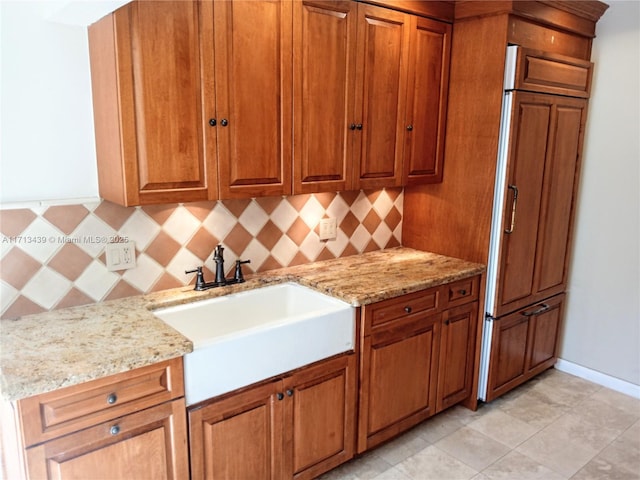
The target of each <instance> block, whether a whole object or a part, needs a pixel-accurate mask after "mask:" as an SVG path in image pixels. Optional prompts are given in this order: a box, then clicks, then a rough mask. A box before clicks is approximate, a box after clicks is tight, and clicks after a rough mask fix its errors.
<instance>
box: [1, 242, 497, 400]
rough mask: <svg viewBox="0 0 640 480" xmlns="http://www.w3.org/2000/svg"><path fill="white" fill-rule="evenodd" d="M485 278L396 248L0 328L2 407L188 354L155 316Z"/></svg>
mask: <svg viewBox="0 0 640 480" xmlns="http://www.w3.org/2000/svg"><path fill="white" fill-rule="evenodd" d="M484 270H485V267H484V265H479V264H476V263H471V262H466V261H463V260H458V259H455V258H451V257H444V256H441V255H436V254H433V253H428V252H422V251H418V250H413V249H410V248H404V247H398V248H393V249H388V250H381V251H376V252H369V253H365V254H362V255H354V256H350V257H344V258H338V259H334V260H325V261H320V262H315V263H310V264H306V265H300V266H295V267H288V268H283V269H279V270H271V271H269V272H264V273H261V274H255V275H252V276H250V277H249V276H247V282H246V283H243V284H239V285H232V286H228V287H224V288H214V289H211V290H207V291H204V292H196V291H194V290H193V287H191V286H189V287H182V288H176V289H171V290H164V291H161V292H154V293H150V294H147V295H139V296H135V297H129V298H125V299H120V300H111V301H107V302H102V303H98V304H94V305H87V306H80V307H73V308H66V309H61V310H54V311H50V312H45V313H41V314H36V315H28V316H24V317H21V318H18V319H16V320H2V321H0V368H1V375H0V387H1V390H2V399H3V400H18V399H20V398H25V397H28V396H32V395H37V394H40V393H45V392H48V391H52V390H55V389H58V388H61V387H66V386H70V385H75V384H78V383H82V382H85V381H88V380H93V379H96V378H101V377H104V376H107V375H111V374H115V373H121V372H125V371H128V370H131V369H134V368H138V367H142V366H146V365H150V364H153V363H157V362H160V361H163V360H168V359H171V358H175V357H179V356H182V355H184V354H186V353H189V352H191V351H192V349H193V345H192V343H191V341H189V340H188V339H187V338H185V337H183V336H182V335H181V334H179V333H178V332H177V331H175V330H174V329H172V328H171V327H169V326H167V325H166V324H165V323H164V322H162V321H161V320H159V319H158V318H156V317H155V316H154V315H153V314H152V312H151V311H152V310H153V309H156V308H160V307H165V306H170V305H178V304H183V303H188V302H192V301H196V300H201V299H205V298H212V297H217V296H220V295H226V294H229V293H234V292H238V291H242V290H248V289H252V288H259V287H261V286H264V285H268V284H274V283H282V282H287V281H292V282H296V283H299V284H301V285H304V286H307V287H310V288H313V289H315V290H317V291H320V292H323V293H326V294H328V295H331V296H333V297H336V298H339V299H341V300H344V301H346V302H348V303H350V304H351V305H353V306H361V305H367V304H370V303H373V302H377V301H381V300H385V299H387V298H392V297H396V296H398V295H402V294H405V293H411V292H415V291H419V290H423V289H426V288H430V287H433V286H436V285H442V284H445V283H449V282H452V281H455V280H459V279H462V278H467V277H470V276H473V275H476V274H479V273H481V272H483V271H484Z"/></svg>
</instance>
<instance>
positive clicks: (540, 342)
mask: <svg viewBox="0 0 640 480" xmlns="http://www.w3.org/2000/svg"><path fill="white" fill-rule="evenodd" d="M564 297H565V295H564V294H560V295H557V296H555V297H552V298H550V299H548V300H545V301H544V302H543V303H540V304H536V305H533V306H531V307H530V308H528V309H526V310H522V311H517V312H514V313H512V314H510V315H507V316H505V317H502V318H500V319H498V320H493V325H492V342H493V347H492V349H491V359H490V364H491V365H492V368H490V369H489V377H488V387H487V401H491V400H493V399H494V398H496V397H498V396H500V395H502V394H503V393H505V392H508V391H509V390H511V389H512V388H514V387H515V386H517V385H520V384H522V383H523V382H525V381H526V380H528V379H530V378H531V377H534V376H535V375H537V374H539V373H540V372H543V371H544V370H546V369H547V368H549V367H551V366H552V365H553V364H554V363H555V362H556V359H557V349H558V336H559V326H560V321H561V319H562V312H563V302H564Z"/></svg>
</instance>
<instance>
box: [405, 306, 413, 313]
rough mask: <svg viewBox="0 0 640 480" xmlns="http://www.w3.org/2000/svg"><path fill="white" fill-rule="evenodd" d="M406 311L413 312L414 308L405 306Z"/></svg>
mask: <svg viewBox="0 0 640 480" xmlns="http://www.w3.org/2000/svg"><path fill="white" fill-rule="evenodd" d="M404 311H405V312H407V313H411V311H412V308H411V307H409V306H406V307H404Z"/></svg>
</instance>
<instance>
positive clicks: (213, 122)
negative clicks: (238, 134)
mask: <svg viewBox="0 0 640 480" xmlns="http://www.w3.org/2000/svg"><path fill="white" fill-rule="evenodd" d="M217 123H218V122H217V121H216V119H215V118H210V119H209V125H211V126H212V127H215V126H216V124H217Z"/></svg>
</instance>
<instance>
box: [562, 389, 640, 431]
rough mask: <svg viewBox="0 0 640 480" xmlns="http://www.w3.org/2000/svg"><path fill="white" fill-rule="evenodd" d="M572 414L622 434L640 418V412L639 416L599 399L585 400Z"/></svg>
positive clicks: (590, 398)
mask: <svg viewBox="0 0 640 480" xmlns="http://www.w3.org/2000/svg"><path fill="white" fill-rule="evenodd" d="M572 413H573V414H574V415H577V416H579V417H580V418H582V419H584V420H585V421H586V422H589V423H591V424H593V425H598V426H603V427H608V428H612V429H616V430H620V432H621V433H622V432H624V431H625V430H627V429H628V428H629V427H630V426H631V425H633V424H634V423H635V422H636V421H637V420H638V419H639V418H640V412H638V414H637V415H636V414H633V413H630V412H629V411H628V410H627V409H622V408H619V407H617V406H616V405H613V404H611V403H608V402H605V401H602V400H600V399H599V398H598V397H589V398H587V399H585V400H583V401H582V402H580V403H579V404H578V405H577V406H576V407H575V408H574V409H573V410H572Z"/></svg>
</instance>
